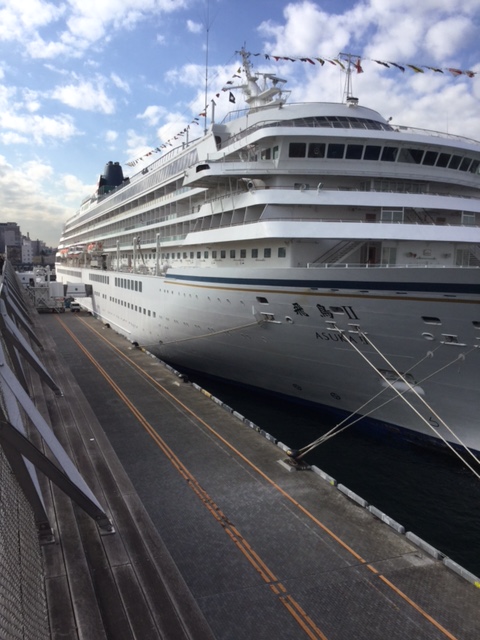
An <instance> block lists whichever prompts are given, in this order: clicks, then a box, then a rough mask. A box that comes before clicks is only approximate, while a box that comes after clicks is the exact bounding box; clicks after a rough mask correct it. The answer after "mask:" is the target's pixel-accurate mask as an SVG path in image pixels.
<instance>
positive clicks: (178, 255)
mask: <svg viewBox="0 0 480 640" xmlns="http://www.w3.org/2000/svg"><path fill="white" fill-rule="evenodd" d="M177 260H180V251H179V252H178V253H177Z"/></svg>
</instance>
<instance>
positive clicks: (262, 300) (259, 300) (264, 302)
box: [257, 296, 268, 304]
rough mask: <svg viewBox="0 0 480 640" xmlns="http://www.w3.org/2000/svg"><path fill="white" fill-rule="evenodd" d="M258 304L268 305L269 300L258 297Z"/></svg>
mask: <svg viewBox="0 0 480 640" xmlns="http://www.w3.org/2000/svg"><path fill="white" fill-rule="evenodd" d="M257 302H259V303H260V304H268V300H267V299H266V298H264V297H263V296H257Z"/></svg>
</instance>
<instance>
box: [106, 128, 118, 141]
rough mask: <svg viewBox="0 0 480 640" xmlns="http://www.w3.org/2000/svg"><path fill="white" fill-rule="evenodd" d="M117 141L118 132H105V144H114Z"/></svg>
mask: <svg viewBox="0 0 480 640" xmlns="http://www.w3.org/2000/svg"><path fill="white" fill-rule="evenodd" d="M117 139H118V132H117V131H111V130H110V131H106V132H105V140H106V141H107V142H115V141H116V140H117Z"/></svg>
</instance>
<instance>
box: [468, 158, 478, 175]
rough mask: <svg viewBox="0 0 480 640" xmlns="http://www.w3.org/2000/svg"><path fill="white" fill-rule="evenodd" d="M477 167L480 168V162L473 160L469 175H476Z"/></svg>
mask: <svg viewBox="0 0 480 640" xmlns="http://www.w3.org/2000/svg"><path fill="white" fill-rule="evenodd" d="M479 166H480V160H474V161H473V162H472V164H471V165H470V173H478V167H479Z"/></svg>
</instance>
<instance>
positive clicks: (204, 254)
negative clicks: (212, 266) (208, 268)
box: [203, 251, 208, 260]
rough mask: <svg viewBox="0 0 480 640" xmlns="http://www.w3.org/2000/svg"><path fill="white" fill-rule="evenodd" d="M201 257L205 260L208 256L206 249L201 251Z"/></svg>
mask: <svg viewBox="0 0 480 640" xmlns="http://www.w3.org/2000/svg"><path fill="white" fill-rule="evenodd" d="M203 257H204V258H205V260H206V259H207V258H208V251H204V252H203Z"/></svg>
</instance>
